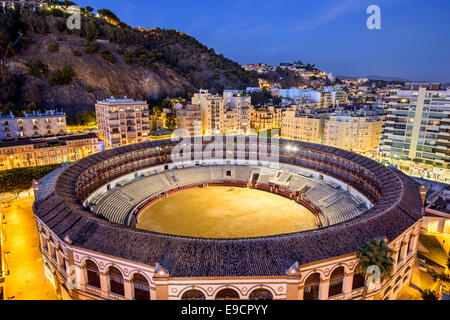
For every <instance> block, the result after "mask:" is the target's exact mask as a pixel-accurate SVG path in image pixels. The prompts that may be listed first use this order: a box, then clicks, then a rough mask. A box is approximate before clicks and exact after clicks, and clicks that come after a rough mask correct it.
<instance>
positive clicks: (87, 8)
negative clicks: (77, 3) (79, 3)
mask: <svg viewBox="0 0 450 320" xmlns="http://www.w3.org/2000/svg"><path fill="white" fill-rule="evenodd" d="M85 9H86V12H89V13H92V12H93V11H94V8H92V7H90V6H86V7H85Z"/></svg>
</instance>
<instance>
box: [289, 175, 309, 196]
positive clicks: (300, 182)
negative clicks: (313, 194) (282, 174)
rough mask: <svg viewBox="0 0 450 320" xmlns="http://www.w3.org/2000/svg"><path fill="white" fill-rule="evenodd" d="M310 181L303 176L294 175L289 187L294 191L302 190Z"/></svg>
mask: <svg viewBox="0 0 450 320" xmlns="http://www.w3.org/2000/svg"><path fill="white" fill-rule="evenodd" d="M307 183H308V180H307V179H305V178H303V177H301V176H293V177H292V180H291V181H290V182H289V185H288V189H289V190H291V191H292V192H296V191H300V190H302V189H303V187H304V186H305V185H306V184H307Z"/></svg>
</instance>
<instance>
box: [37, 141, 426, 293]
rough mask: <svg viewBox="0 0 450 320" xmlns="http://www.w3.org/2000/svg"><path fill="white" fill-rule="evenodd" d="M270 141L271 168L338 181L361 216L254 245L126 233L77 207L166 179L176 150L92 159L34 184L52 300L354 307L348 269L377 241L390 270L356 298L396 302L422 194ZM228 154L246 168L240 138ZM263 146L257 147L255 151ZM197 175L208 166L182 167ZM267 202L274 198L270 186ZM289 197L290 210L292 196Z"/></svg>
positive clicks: (363, 166)
mask: <svg viewBox="0 0 450 320" xmlns="http://www.w3.org/2000/svg"><path fill="white" fill-rule="evenodd" d="M218 139H222V138H219V137H216V141H218ZM278 141H279V153H278V160H279V162H280V165H281V166H283V165H289V166H291V167H292V166H294V167H298V168H301V169H302V170H308V171H309V172H316V173H317V175H318V176H320V179H324V180H327V179H329V180H332V181H334V182H340V183H341V186H346V187H347V189H348V190H349V191H350V190H352V191H353V192H357V193H358V194H360V195H362V196H363V197H365V199H366V200H369V201H370V203H371V204H372V205H371V206H369V209H368V210H367V211H365V212H364V213H362V214H361V215H359V216H358V217H355V218H353V219H350V220H348V221H344V222H342V223H338V224H335V225H328V226H324V227H323V228H319V229H316V230H311V231H303V232H298V233H291V234H283V235H274V236H269V237H260V238H242V239H204V238H189V237H181V236H176V235H168V234H161V233H154V232H148V231H143V230H137V229H135V228H134V227H133V226H132V225H131V226H130V225H123V224H122V225H121V224H117V223H112V222H110V221H108V220H107V219H105V218H104V217H101V216H99V215H96V214H94V213H93V212H91V211H90V210H89V209H88V208H87V207H86V206H85V205H86V201H87V200H88V199H89V197H90V196H92V194H94V193H95V191H96V190H99V189H100V188H102V187H103V188H105V186H106V185H108V184H110V183H111V182H113V181H117V180H118V179H119V180H120V179H121V178H123V177H124V176H127V175H128V176H130V175H132V176H134V177H138V176H140V175H141V174H143V173H145V172H149V169H152V168H155V167H163V168H164V169H165V170H176V168H175V167H174V166H175V165H174V164H172V163H171V160H170V154H171V150H172V148H173V147H174V146H175V145H176V144H177V142H176V141H175V142H174V141H171V140H158V141H151V142H144V143H139V144H134V145H129V146H124V147H120V148H116V149H112V150H108V151H105V152H101V153H97V154H94V155H92V156H89V157H87V158H84V159H82V160H79V161H77V162H75V163H74V164H72V165H68V166H65V167H61V168H59V169H57V170H55V171H54V172H52V173H51V174H50V175H48V176H46V177H44V178H43V179H41V180H40V181H39V183H36V184H34V188H35V193H36V200H35V203H34V206H33V209H34V212H35V215H36V220H37V225H38V231H39V235H40V247H41V251H42V258H43V263H44V269H45V273H46V276H47V278H48V279H49V280H50V281H51V282H52V284H53V285H54V287H55V290H56V292H57V294H58V295H59V296H60V297H61V298H62V299H120V300H124V299H151V300H155V299H156V300H166V299H169V300H177V299H289V300H315V299H319V300H327V299H330V300H344V299H361V298H362V293H363V289H364V279H363V276H362V275H361V274H359V273H357V272H356V270H355V268H356V265H357V259H356V256H355V252H356V249H357V247H358V246H359V245H361V244H362V243H364V242H365V241H366V240H368V239H371V238H380V237H381V238H384V239H385V241H386V242H387V243H388V245H389V247H390V248H391V249H392V250H393V259H394V271H393V273H392V276H391V277H390V278H389V279H388V280H386V281H385V282H383V283H382V284H381V286H380V287H379V288H377V289H376V290H368V292H367V294H366V295H365V296H364V298H365V299H396V297H397V295H398V293H399V292H400V291H401V289H402V288H404V287H405V286H407V285H409V283H410V281H411V276H412V268H413V266H414V261H415V258H416V253H417V242H418V237H419V232H420V224H421V220H422V204H423V197H424V192H423V190H420V188H419V185H418V184H417V183H416V182H415V181H414V180H412V179H410V178H409V177H407V176H406V175H404V174H403V173H401V172H399V171H397V170H395V169H392V168H388V167H385V166H383V165H380V164H379V163H377V162H375V161H373V160H370V159H368V158H365V157H362V156H360V155H357V154H354V153H351V152H347V151H344V150H340V149H336V148H332V147H328V146H323V145H317V144H311V143H306V142H299V141H289V140H278ZM224 142H225V141H224ZM240 143H241V144H242V145H241V146H240V147H239V148H240V149H239V150H241V151H242V150H244V151H243V152H244V155H245V159H249V155H250V157H251V153H252V152H255V149H254V148H255V147H254V143H253V141H250V140H249V138H248V137H247V138H243V140H241V142H240ZM265 144H266V147H267V148H261V146H263V145H265ZM258 145H259V148H260V149H259V150H258V152H260V153H261V152H266V153H267V155H269V153H270V145H271V140H270V139H268V140H260V141H259V143H258ZM287 150H289V151H287ZM292 150H295V151H292ZM191 151H192V152H191V153H190V157H191V158H192V159H194V149H192V150H191ZM277 152H278V151H277ZM188 154H189V153H188ZM223 154H225V153H223ZM237 156H238V155H237V152H235V154H234V158H235V159H237V158H238V157H237ZM241 156H242V155H241ZM227 159H229V156H227ZM239 159H241V158H239ZM206 160H208V159H206ZM210 160H211V159H210ZM215 160H217V159H215ZM224 161H225V160H224ZM202 164H205V165H210V164H211V162H209V163H208V161H206V162H203V163H202V162H201V161H200V163H195V164H194V165H200V166H201V165H202ZM236 164H239V163H236V161H234V162H233V161H231V163H230V162H229V160H228V161H227V165H236ZM241 165H242V164H241ZM259 165H263V164H261V163H259ZM136 172H138V173H139V174H136ZM255 183H257V182H256V181H251V182H248V184H247V185H246V186H247V187H256V186H255ZM270 191H272V192H274V193H281V192H280V189H279V186H271V190H270ZM290 197H291V199H295V200H300V199H301V198H302V195H301V194H299V193H298V192H296V193H292V194H291V195H290ZM133 214H138V212H137V211H136V210H135V211H133Z"/></svg>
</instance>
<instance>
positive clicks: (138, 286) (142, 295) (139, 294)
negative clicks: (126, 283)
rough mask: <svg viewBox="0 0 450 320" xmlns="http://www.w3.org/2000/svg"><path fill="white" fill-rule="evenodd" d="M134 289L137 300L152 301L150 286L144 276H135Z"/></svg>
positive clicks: (137, 274) (136, 274)
mask: <svg viewBox="0 0 450 320" xmlns="http://www.w3.org/2000/svg"><path fill="white" fill-rule="evenodd" d="M133 287H134V299H135V300H150V286H149V284H148V281H147V279H146V278H145V277H144V276H143V275H142V274H139V273H135V274H134V276H133Z"/></svg>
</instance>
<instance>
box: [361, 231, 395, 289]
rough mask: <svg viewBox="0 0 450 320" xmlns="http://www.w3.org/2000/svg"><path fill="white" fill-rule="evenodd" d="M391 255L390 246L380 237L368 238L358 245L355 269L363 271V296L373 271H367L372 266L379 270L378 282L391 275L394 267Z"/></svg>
mask: <svg viewBox="0 0 450 320" xmlns="http://www.w3.org/2000/svg"><path fill="white" fill-rule="evenodd" d="M391 255H392V250H391V248H389V247H388V245H387V244H386V242H385V241H384V240H382V239H369V240H367V241H366V242H365V243H364V244H362V245H361V246H359V248H358V250H357V252H356V258H357V259H358V264H357V265H356V271H358V272H361V273H363V274H364V275H365V278H366V285H365V287H364V291H363V297H365V296H366V294H367V291H368V286H369V285H370V284H371V283H369V280H371V276H372V275H373V273H372V274H369V271H370V269H371V268H372V266H376V267H378V268H379V270H380V274H379V276H380V279H379V281H380V283H382V282H383V281H384V280H386V279H387V278H389V277H390V276H391V274H392V271H393V269H394V260H393V259H392V257H391Z"/></svg>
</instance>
